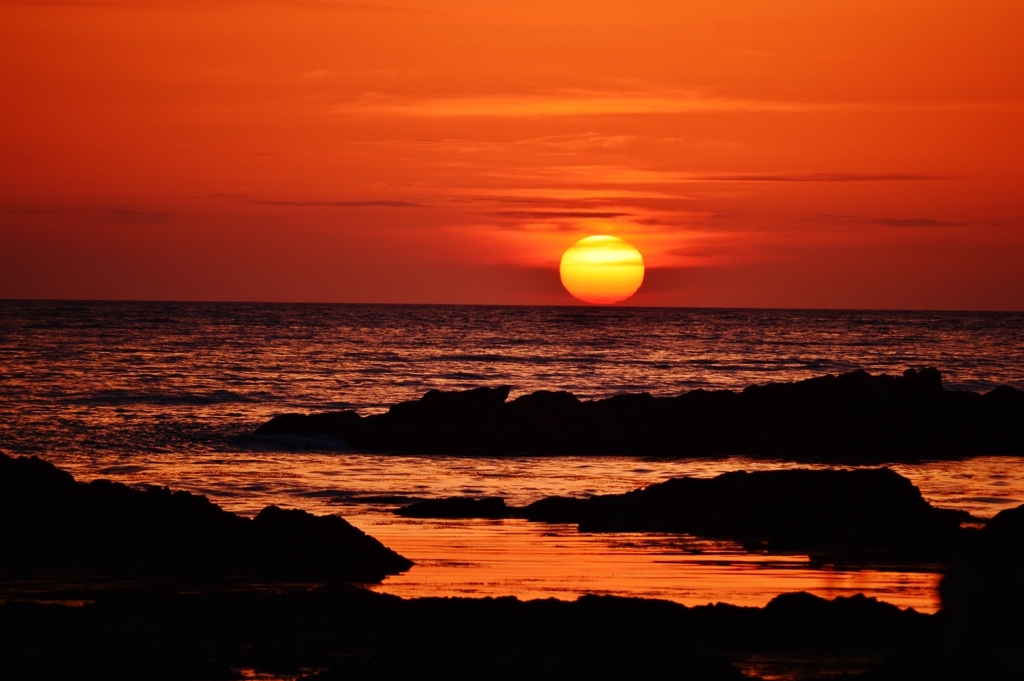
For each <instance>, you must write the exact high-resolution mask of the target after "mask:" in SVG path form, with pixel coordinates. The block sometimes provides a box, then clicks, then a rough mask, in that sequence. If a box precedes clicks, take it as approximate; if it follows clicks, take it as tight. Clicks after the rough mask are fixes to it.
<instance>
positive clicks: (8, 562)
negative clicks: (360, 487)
mask: <svg viewBox="0 0 1024 681" xmlns="http://www.w3.org/2000/svg"><path fill="white" fill-rule="evenodd" d="M0 546H2V547H3V549H2V551H0V573H2V574H6V575H8V576H10V575H15V576H24V575H39V574H46V573H51V574H80V575H84V574H94V575H106V576H111V577H113V576H117V577H154V576H160V577H164V578H172V579H188V580H206V579H221V578H242V579H250V580H271V581H281V580H315V581H338V580H342V581H345V580H354V581H380V580H381V579H383V578H384V577H385V576H386V575H388V574H395V573H398V572H401V571H403V570H407V569H408V568H409V567H411V565H412V563H411V562H410V561H408V560H407V559H405V558H403V557H402V556H399V555H398V554H397V553H395V552H394V551H391V550H390V549H388V548H386V547H385V546H384V545H382V544H381V543H380V542H378V541H377V540H376V539H374V538H373V537H370V536H367V535H366V534H364V533H363V532H362V531H361V530H359V529H357V528H355V527H353V526H352V525H350V524H349V523H348V522H347V521H345V520H344V519H342V518H340V517H337V516H314V515H311V514H309V513H306V512H304V511H296V510H283V509H280V508H277V507H276V506H268V507H267V508H265V509H263V511H261V512H260V513H259V515H257V516H256V517H255V518H253V519H249V518H244V517H242V516H238V515H235V514H233V513H228V512H227V511H224V510H223V509H221V508H220V507H219V506H217V505H216V504H213V503H211V502H210V501H209V499H207V498H206V497H203V496H198V495H194V494H190V493H188V492H172V491H171V490H169V489H167V488H166V487H151V488H149V489H147V490H145V491H142V490H136V489H132V488H129V487H127V486H125V485H123V484H120V483H113V482H110V481H107V480H96V481H93V482H91V483H88V484H85V483H78V482H76V481H75V479H74V478H73V477H72V476H71V475H70V474H69V473H67V472H65V471H62V470H60V469H58V468H56V467H55V466H53V465H52V464H50V463H47V462H46V461H43V460H42V459H38V458H36V457H18V458H12V457H8V456H6V455H4V454H0Z"/></svg>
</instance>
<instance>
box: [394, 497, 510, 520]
mask: <svg viewBox="0 0 1024 681" xmlns="http://www.w3.org/2000/svg"><path fill="white" fill-rule="evenodd" d="M395 513H397V514H398V515H401V516H405V517H407V518H491V519H496V518H507V517H509V508H508V507H507V506H505V500H504V499H501V498H497V497H489V498H485V499H473V498H470V497H449V498H447V499H427V500H425V501H421V502H419V503H415V504H411V505H409V506H404V507H402V508H400V509H397V510H396V511H395Z"/></svg>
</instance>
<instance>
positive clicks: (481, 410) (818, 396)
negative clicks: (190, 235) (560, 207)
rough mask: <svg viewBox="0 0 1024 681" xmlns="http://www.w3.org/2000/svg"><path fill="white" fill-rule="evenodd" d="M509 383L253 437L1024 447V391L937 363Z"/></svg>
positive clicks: (663, 448)
mask: <svg viewBox="0 0 1024 681" xmlns="http://www.w3.org/2000/svg"><path fill="white" fill-rule="evenodd" d="M508 394H509V387H508V386H504V387H501V388H477V389H474V390H468V391H463V392H442V391H438V390H431V391H430V392H428V393H427V394H426V395H424V396H423V397H422V398H421V399H420V400H418V401H415V402H402V403H399V404H396V405H394V406H393V407H391V409H390V410H389V411H388V412H387V413H386V414H376V415H370V416H365V417H361V416H359V415H358V414H356V413H354V412H332V413H324V414H312V415H303V414H284V415H281V416H277V417H275V418H273V419H271V420H270V421H268V422H267V423H265V424H263V425H262V426H260V427H259V428H258V429H257V430H256V434H257V435H267V436H270V435H298V436H332V437H336V438H340V439H341V440H343V441H345V442H347V443H348V444H349V445H351V446H353V447H358V448H360V449H365V450H371V451H402V452H418V453H445V454H464V455H474V454H480V455H483V454H488V455H505V454H515V453H525V454H535V455H559V454H572V455H601V454H614V455H627V454H634V455H642V456H670V457H684V456H728V455H737V454H740V455H746V456H758V457H780V458H787V459H806V460H811V459H813V460H825V459H834V460H845V461H851V462H869V461H870V462H882V461H901V460H913V459H918V458H937V457H963V456H972V455H980V454H1014V455H1019V454H1024V391H1020V390H1016V389H1014V388H1011V387H1007V386H1003V387H999V388H996V389H995V390H992V391H991V392H989V393H985V394H979V393H974V392H969V391H952V390H944V389H943V387H942V377H941V375H940V374H939V372H938V371H937V370H935V369H922V370H920V371H916V370H914V369H908V370H907V371H906V372H905V373H904V374H903V375H902V376H889V375H886V374H882V375H879V376H872V375H870V374H868V373H867V372H864V371H855V372H853V373H849V374H843V375H841V376H833V375H828V376H823V377H820V378H814V379H809V380H806V381H799V382H797V383H773V384H767V385H763V386H750V387H749V388H747V389H745V390H743V391H742V392H733V391H729V390H720V391H705V390H694V391H691V392H688V393H684V394H682V395H679V396H678V397H660V398H659V397H652V396H651V395H649V394H647V393H640V394H632V395H619V396H616V397H611V398H608V399H603V400H594V401H581V400H579V399H577V398H576V396H574V395H573V394H572V393H568V392H548V391H540V392H536V393H532V394H530V395H523V396H521V397H518V398H516V399H515V400H512V401H511V402H508V401H507V398H508Z"/></svg>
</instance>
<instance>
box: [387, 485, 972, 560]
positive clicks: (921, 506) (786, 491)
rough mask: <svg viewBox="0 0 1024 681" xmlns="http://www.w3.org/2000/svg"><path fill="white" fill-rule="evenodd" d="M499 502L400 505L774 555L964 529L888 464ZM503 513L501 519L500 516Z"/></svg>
mask: <svg viewBox="0 0 1024 681" xmlns="http://www.w3.org/2000/svg"><path fill="white" fill-rule="evenodd" d="M497 501H500V500H494V499H490V500H487V503H488V504H489V505H487V506H486V508H487V510H488V512H489V515H483V514H481V515H476V512H477V511H482V510H483V509H484V505H483V503H484V502H482V501H475V500H473V499H467V498H461V499H460V498H454V499H445V500H432V501H425V502H420V503H418V504H413V505H411V506H407V507H405V508H404V509H400V510H399V511H398V512H399V513H400V514H402V515H408V516H414V517H420V518H423V517H444V518H467V517H518V518H526V519H529V520H534V521H542V522H552V523H576V524H578V525H579V529H580V530H581V531H584V532H677V533H683V534H690V535H697V536H703V537H716V538H724V539H732V540H735V541H738V542H742V543H744V544H746V545H750V546H758V547H763V548H764V549H766V550H768V551H770V552H810V553H811V555H812V558H821V559H828V560H833V559H841V560H854V561H856V562H864V561H868V562H874V561H878V562H885V563H892V562H903V561H913V562H921V561H925V562H931V561H941V560H943V559H944V558H945V556H946V551H947V549H948V548H949V546H950V545H951V543H952V542H953V541H954V540H955V539H956V538H957V537H958V536H959V535H960V533H961V530H960V523H961V522H963V521H966V520H971V516H970V515H969V514H967V513H965V512H962V511H954V510H948V509H940V508H935V507H933V506H931V505H930V504H929V503H928V502H927V501H925V500H924V498H923V497H922V496H921V492H920V491H919V490H918V489H917V488H916V487H914V485H913V484H912V483H911V482H910V481H909V480H907V479H906V478H904V477H902V476H900V475H898V474H897V473H895V472H893V471H892V470H890V469H888V468H878V469H861V470H807V469H797V470H778V471H761V472H756V473H747V472H744V471H738V472H733V473H724V474H722V475H719V476H717V477H715V478H710V479H701V478H674V479H671V480H668V481H666V482H663V483H660V484H655V485H651V486H649V487H646V488H643V489H639V490H635V491H633V492H627V493H626V494H615V495H606V496H595V497H591V498H589V499H572V498H566V497H548V498H546V499H542V500H540V501H537V502H535V503H532V504H530V505H528V506H525V507H523V508H511V507H506V506H505V505H504V503H503V502H502V503H501V504H500V505H499V504H498V503H496V502H497ZM502 514H503V515H502Z"/></svg>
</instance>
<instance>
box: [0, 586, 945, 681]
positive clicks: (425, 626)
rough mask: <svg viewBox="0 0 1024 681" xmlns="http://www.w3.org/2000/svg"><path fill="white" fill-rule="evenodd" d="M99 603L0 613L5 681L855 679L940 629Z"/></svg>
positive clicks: (550, 604)
mask: <svg viewBox="0 0 1024 681" xmlns="http://www.w3.org/2000/svg"><path fill="white" fill-rule="evenodd" d="M91 597H92V599H94V602H91V603H89V604H86V605H84V606H81V607H61V606H55V605H52V604H45V605H44V604H34V603H24V602H20V603H19V602H14V601H7V602H6V603H2V602H0V633H2V634H3V636H0V678H3V679H5V680H8V679H9V680H15V679H31V680H32V681H38V680H39V679H61V680H63V679H85V678H87V679H104V680H105V681H106V680H111V681H113V680H118V681H119V680H122V679H123V680H125V681H127V680H134V679H161V680H162V679H167V680H168V681H170V680H171V679H174V680H176V681H183V680H188V679H191V680H195V681H200V680H202V681H212V680H216V679H224V680H225V681H227V680H228V679H238V678H239V677H240V676H241V674H240V673H239V672H240V670H256V671H259V672H261V674H259V675H257V674H255V673H253V672H250V673H249V675H251V676H257V677H270V676H273V678H295V677H296V676H298V675H299V674H300V673H301V672H303V671H305V672H306V673H308V674H309V675H310V676H309V677H303V678H306V679H311V678H315V679H317V680H318V681H328V680H332V679H404V678H417V679H462V678H480V679H516V680H518V679H631V678H637V679H648V678H651V679H656V678H663V677H666V676H667V675H671V678H673V679H684V680H685V679H692V680H693V681H713V680H723V681H725V680H731V681H745V680H746V679H749V678H751V677H750V676H745V675H744V674H743V673H742V672H741V671H740V670H739V669H738V668H737V666H734V665H733V664H730V662H735V663H736V664H737V665H739V666H742V665H743V663H744V661H745V660H747V659H751V658H753V659H757V660H763V659H765V658H766V657H769V656H773V655H774V656H779V657H781V658H782V659H783V660H785V659H789V660H795V661H796V664H795V666H796V667H797V669H802V668H803V667H802V665H803V664H804V663H805V662H806V661H808V660H814V659H819V660H822V661H824V662H825V663H826V664H827V663H829V662H831V666H830V667H828V669H830V670H831V671H832V672H833V673H835V672H837V671H843V670H844V667H843V664H844V663H843V660H842V658H844V657H847V658H855V659H856V665H858V666H857V667H856V668H860V667H862V666H863V664H864V663H863V660H864V659H868V660H869V661H871V660H876V659H884V658H885V657H887V656H891V655H892V654H893V653H895V652H897V651H900V650H904V649H907V648H910V647H912V646H916V645H918V644H919V643H921V642H925V643H927V642H928V641H930V640H933V639H935V638H937V634H938V624H939V621H938V620H939V617H937V616H934V615H922V614H920V613H916V612H914V611H912V610H900V609H898V608H896V607H895V606H892V605H888V604H885V603H879V602H877V601H875V600H874V599H868V598H864V597H853V598H837V599H835V600H833V601H829V600H824V599H821V598H817V597H815V596H811V595H809V594H787V595H785V596H780V597H778V598H776V599H775V600H773V601H772V602H771V603H770V604H768V606H767V607H765V608H741V607H736V606H730V605H721V604H719V605H713V606H699V607H685V606H682V605H678V604H676V603H669V602H665V601H655V600H642V599H625V598H615V597H608V596H584V597H582V598H580V599H578V600H576V601H572V602H567V601H559V600H555V599H547V600H535V601H520V600H517V599H515V598H497V599H494V598H479V599H470V598H424V599H412V600H402V599H399V598H394V597H390V596H384V595H380V594H375V593H370V592H367V591H363V590H361V589H354V588H350V587H346V586H344V585H342V586H329V587H321V588H318V589H315V590H307V589H293V590H235V591H209V590H196V591H193V592H190V593H184V594H182V593H166V592H152V591H144V592H127V593H117V592H109V591H108V592H104V593H101V594H99V595H97V594H92V596H91ZM837 658H838V659H837ZM308 670H323V671H320V672H319V673H316V672H311V671H308ZM784 671H788V670H784V669H780V670H779V672H784ZM773 678H793V677H792V676H787V675H785V674H783V673H778V674H775V675H773ZM805 678H806V677H805ZM823 678H832V676H831V675H829V676H828V677H825V676H824V675H823ZM904 678H915V677H913V676H906V677H904Z"/></svg>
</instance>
